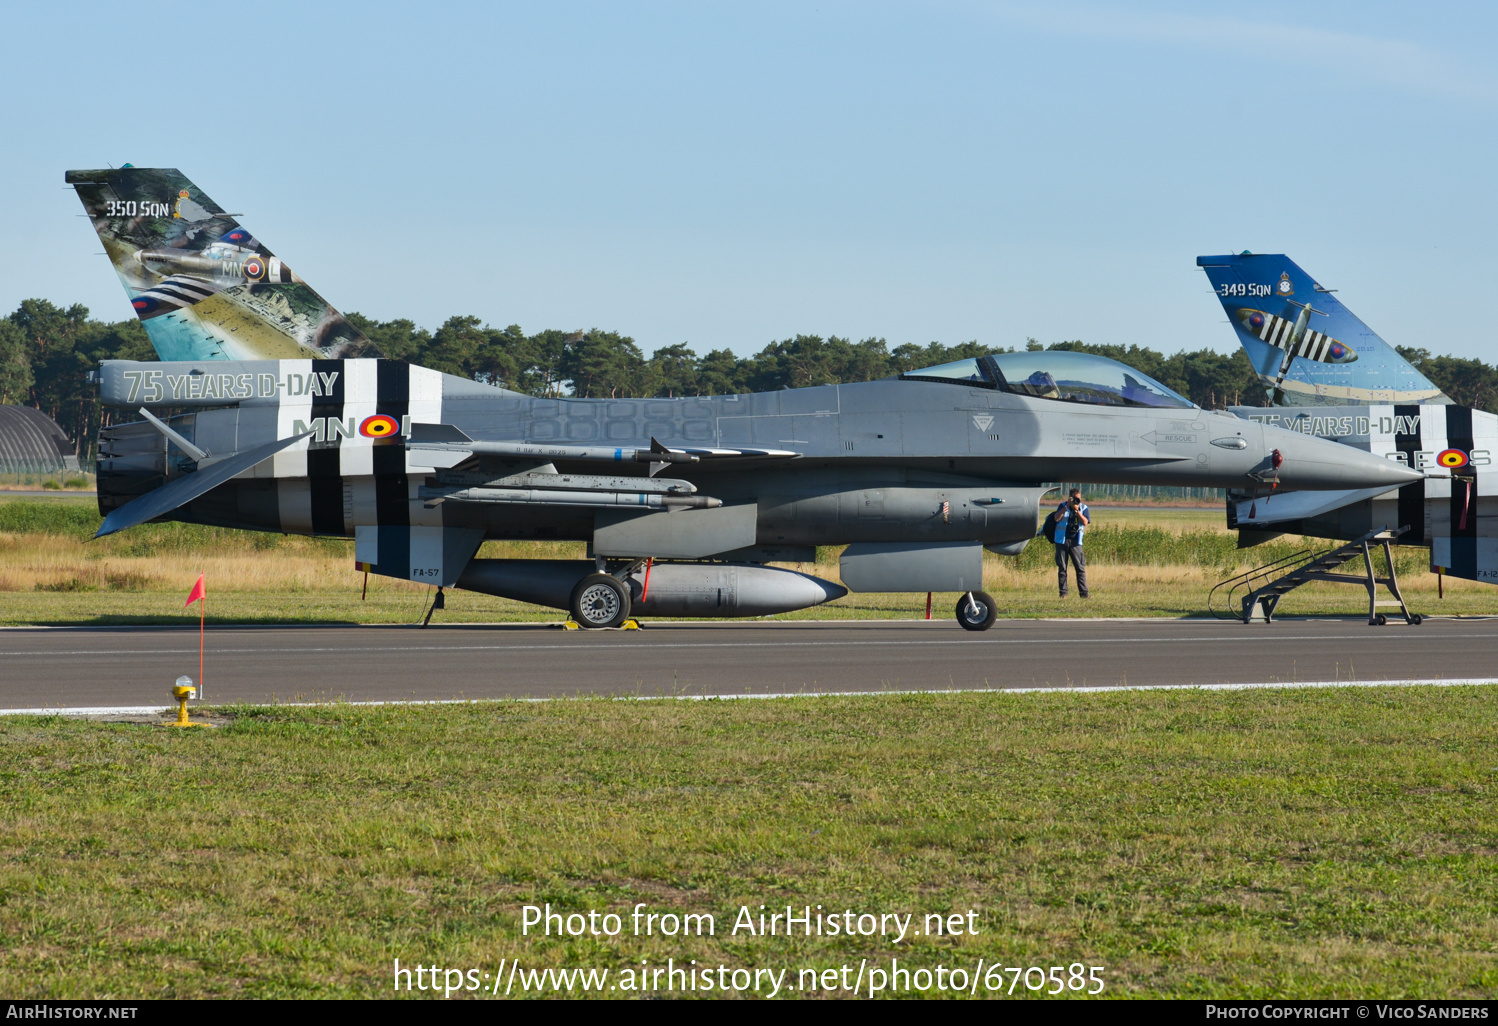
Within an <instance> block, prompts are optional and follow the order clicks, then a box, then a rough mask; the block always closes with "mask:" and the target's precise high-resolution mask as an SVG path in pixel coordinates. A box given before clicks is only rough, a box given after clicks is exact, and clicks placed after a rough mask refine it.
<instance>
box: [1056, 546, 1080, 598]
mask: <svg viewBox="0 0 1498 1026" xmlns="http://www.w3.org/2000/svg"><path fill="white" fill-rule="evenodd" d="M1068 559H1069V560H1071V565H1072V566H1074V567H1076V568H1077V594H1079V595H1081V596H1082V597H1083V598H1086V597H1087V557H1086V556H1084V555H1082V546H1080V545H1057V546H1056V586H1057V587H1058V588H1060V589H1061V597H1062V598H1066V561H1067V560H1068Z"/></svg>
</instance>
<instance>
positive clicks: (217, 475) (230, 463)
mask: <svg viewBox="0 0 1498 1026" xmlns="http://www.w3.org/2000/svg"><path fill="white" fill-rule="evenodd" d="M310 434H312V432H310V431H308V432H305V433H304V434H300V435H297V436H295V437H294V438H282V439H279V440H277V441H274V442H269V443H267V444H265V445H262V446H259V447H257V448H254V449H250V450H248V451H246V452H242V453H239V454H237V455H234V456H230V457H228V458H226V459H222V460H219V461H218V462H216V463H211V464H209V465H208V466H205V467H203V468H202V469H201V470H199V471H197V472H196V473H193V474H187V475H186V476H184V477H179V478H177V480H175V481H172V482H170V483H169V484H165V485H162V486H161V487H160V488H158V489H156V490H155V491H154V492H147V493H146V494H145V495H142V496H141V497H140V498H138V499H133V500H131V501H130V502H127V503H125V505H123V506H121V507H120V508H119V509H117V510H115V511H114V512H113V513H111V514H109V516H107V517H105V518H104V523H103V524H101V525H100V526H99V531H98V533H97V534H95V535H94V537H95V538H102V537H104V536H105V535H106V534H114V533H115V532H116V531H123V530H124V529H125V528H127V527H134V526H135V525H136V524H144V523H145V522H146V521H147V520H154V519H156V518H157V517H159V516H162V515H164V514H167V513H170V512H171V511H172V510H174V509H176V508H177V507H178V506H185V505H186V504H187V503H189V502H191V501H192V500H194V499H196V498H197V497H198V496H200V495H202V494H204V493H205V492H209V491H212V490H213V489H215V488H217V487H218V486H219V485H221V484H223V483H224V482H225V481H228V480H229V479H230V478H233V477H237V476H238V475H240V474H242V473H244V472H245V471H246V470H249V469H250V468H251V467H253V466H255V465H256V464H258V463H262V462H264V461H265V460H268V459H270V458H271V457H272V456H274V455H275V454H276V453H278V452H280V451H281V450H282V449H285V448H287V447H289V446H292V445H294V444H296V443H297V442H300V441H301V440H302V439H304V438H306V437H307V436H308V435H310Z"/></svg>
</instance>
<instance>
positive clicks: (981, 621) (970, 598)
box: [957, 591, 999, 631]
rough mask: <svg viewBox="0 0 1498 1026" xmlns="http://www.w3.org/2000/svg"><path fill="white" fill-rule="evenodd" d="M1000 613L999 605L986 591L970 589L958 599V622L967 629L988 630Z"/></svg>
mask: <svg viewBox="0 0 1498 1026" xmlns="http://www.w3.org/2000/svg"><path fill="white" fill-rule="evenodd" d="M998 615H999V607H998V606H997V605H996V604H995V603H994V600H993V596H992V595H990V594H989V593H988V592H986V591H969V592H966V593H964V594H963V596H962V597H961V598H959V599H958V600H957V622H958V623H960V624H962V629H963V630H965V631H986V630H988V628H990V627H992V626H993V622H994V620H995V619H997V618H998Z"/></svg>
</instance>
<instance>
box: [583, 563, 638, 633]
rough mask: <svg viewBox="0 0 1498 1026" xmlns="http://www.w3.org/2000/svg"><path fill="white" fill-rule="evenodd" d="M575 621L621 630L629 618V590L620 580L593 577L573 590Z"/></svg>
mask: <svg viewBox="0 0 1498 1026" xmlns="http://www.w3.org/2000/svg"><path fill="white" fill-rule="evenodd" d="M571 607H572V619H573V620H575V621H577V623H578V624H579V625H580V626H583V627H618V626H619V625H620V624H622V623H624V621H625V620H628V619H629V588H627V587H625V585H624V583H623V582H622V581H620V580H619V579H618V578H617V577H610V576H609V575H608V574H589V575H588V576H587V577H584V578H583V579H582V580H580V581H578V582H577V587H575V588H573V589H572V601H571Z"/></svg>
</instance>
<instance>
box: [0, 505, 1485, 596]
mask: <svg viewBox="0 0 1498 1026" xmlns="http://www.w3.org/2000/svg"><path fill="white" fill-rule="evenodd" d="M1095 515H1096V517H1097V525H1098V526H1097V527H1096V528H1095V529H1094V530H1092V531H1091V532H1089V535H1088V541H1087V552H1088V560H1089V565H1090V567H1089V575H1090V580H1091V584H1092V591H1093V597H1092V598H1091V599H1089V600H1088V601H1086V602H1083V601H1081V600H1080V599H1079V598H1077V597H1076V594H1075V590H1074V591H1073V596H1072V598H1071V599H1069V600H1067V601H1062V600H1060V599H1058V597H1057V595H1056V584H1055V574H1056V572H1055V567H1054V565H1053V564H1052V562H1051V559H1052V550H1051V547H1050V546H1049V545H1047V544H1045V543H1044V541H1043V540H1042V541H1039V542H1036V543H1033V544H1031V545H1030V546H1029V547H1028V548H1027V549H1026V550H1025V552H1024V553H1023V554H1022V555H1020V556H1018V557H1002V556H994V555H991V554H990V555H988V556H986V563H985V587H986V588H987V589H988V590H989V591H990V592H991V593H992V594H993V595H994V597H995V599H996V600H997V602H998V604H999V608H1000V615H1001V616H1006V617H1033V616H1093V617H1097V616H1167V617H1179V616H1201V615H1205V613H1206V611H1207V593H1208V591H1209V590H1210V589H1211V587H1212V586H1213V585H1214V584H1215V583H1217V582H1218V581H1220V580H1222V579H1223V578H1224V577H1228V576H1231V575H1233V574H1235V573H1237V572H1239V571H1240V570H1245V569H1248V568H1250V567H1253V566H1256V565H1259V564H1261V563H1264V562H1267V561H1269V560H1271V559H1275V558H1278V557H1280V556H1284V555H1288V554H1290V553H1293V552H1296V551H1299V550H1302V549H1305V548H1307V547H1312V548H1317V549H1320V548H1326V547H1327V543H1325V542H1320V541H1317V540H1303V539H1298V538H1284V539H1279V540H1276V541H1274V542H1271V543H1269V544H1266V545H1262V546H1258V547H1255V548H1253V549H1247V550H1240V549H1238V548H1236V546H1235V542H1236V538H1235V536H1234V535H1232V534H1230V533H1228V531H1227V530H1226V528H1225V526H1224V524H1223V516H1222V513H1221V512H1220V511H1217V510H1210V509H1187V510H1170V509H1150V508H1131V509H1098V510H1095ZM98 525H99V516H98V513H97V511H96V510H95V508H94V505H93V503H92V502H91V501H89V500H86V499H81V498H71V499H70V498H65V497H59V498H53V499H12V500H6V499H4V498H3V497H0V624H122V623H174V622H185V621H187V620H190V619H192V618H193V617H194V616H195V615H196V612H195V611H194V612H191V613H189V612H187V611H185V610H184V609H183V608H182V600H183V598H185V596H186V594H187V591H188V589H189V588H190V587H191V585H192V583H193V581H194V580H196V579H197V576H198V574H199V573H206V574H207V577H208V591H209V603H208V615H209V617H210V618H211V619H212V620H213V621H214V622H241V623H245V622H248V623H268V622H277V623H284V622H308V621H316V622H324V623H340V622H341V623H409V622H412V621H415V620H416V619H418V618H419V617H420V616H421V614H422V611H423V609H424V608H425V605H426V603H427V601H428V599H429V596H430V592H431V589H430V588H428V587H426V586H423V585H416V584H412V583H409V582H403V581H395V580H391V579H388V578H381V577H372V578H370V580H369V590H368V595H367V596H365V595H364V581H363V578H362V575H360V574H358V573H357V572H355V571H354V570H353V543H352V542H349V541H345V540H341V539H311V538H300V537H285V536H282V535H275V534H263V533H256V532H250V531H229V530H221V529H217V528H209V527H200V526H196V525H190V524H145V525H142V526H140V527H137V528H132V529H131V530H129V531H126V532H123V533H122V534H119V535H114V536H112V537H110V538H105V539H101V540H99V541H90V540H88V539H89V537H90V536H91V535H92V534H93V532H94V531H95V530H96V529H97V528H98ZM1396 552H1397V553H1398V567H1399V572H1400V574H1401V577H1402V579H1403V584H1404V589H1405V592H1406V595H1407V597H1408V598H1409V599H1410V600H1411V602H1412V603H1413V604H1414V606H1415V607H1416V609H1417V611H1419V612H1422V613H1426V614H1435V613H1449V614H1486V613H1493V612H1498V590H1495V589H1493V588H1492V587H1490V586H1484V585H1480V584H1476V583H1474V582H1470V581H1458V580H1450V579H1448V580H1447V581H1446V583H1445V593H1446V594H1445V597H1444V598H1437V589H1436V579H1435V578H1434V577H1433V576H1432V575H1431V574H1430V573H1429V572H1428V567H1427V566H1426V559H1427V558H1428V556H1427V552H1426V550H1424V549H1415V548H1409V549H1399V550H1396ZM480 554H481V555H482V556H485V557H488V558H504V557H512V558H531V559H548V558H550V559H557V558H570V559H580V558H582V555H583V546H582V544H581V543H552V544H549V543H501V542H489V543H486V545H485V546H484V549H483V550H482V551H481V553H480ZM837 555H838V550H837V549H832V548H826V549H822V550H820V551H819V561H818V562H817V563H816V564H805V565H801V566H798V567H795V568H796V569H801V570H804V571H807V572H810V573H815V574H817V575H818V576H822V577H826V578H829V579H832V580H837V578H838V569H837ZM1357 566H1360V563H1358V564H1351V565H1349V567H1348V569H1349V570H1353V569H1355V568H1356V567H1357ZM925 598H926V597H925V595H924V594H853V595H848V596H846V597H844V598H842V599H839V600H838V601H836V602H833V603H829V604H828V605H825V606H818V607H816V608H813V609H808V610H802V611H799V612H795V613H789V614H784V617H783V618H786V619H844V618H909V617H918V616H921V615H923V614H924V610H925ZM956 600H957V596H956V595H938V596H936V597H935V599H934V601H933V611H932V615H933V616H937V617H942V618H946V617H949V616H951V615H952V612H953V607H954V605H955V604H956ZM1366 609H1367V606H1366V598H1365V596H1364V592H1363V591H1362V589H1360V588H1353V587H1345V586H1334V585H1313V586H1311V587H1308V588H1305V589H1302V590H1300V591H1298V592H1296V593H1294V594H1293V595H1291V596H1290V597H1289V598H1288V599H1287V600H1286V601H1285V602H1284V604H1283V605H1282V606H1281V609H1280V613H1281V615H1297V614H1308V615H1326V614H1357V613H1359V612H1366ZM440 616H441V617H442V619H443V620H445V621H447V622H494V621H504V620H555V619H558V618H559V616H560V614H559V612H558V611H557V610H552V609H543V608H540V607H537V606H530V605H526V604H524V603H519V602H512V601H509V600H506V599H498V598H494V597H492V596H486V595H478V594H474V593H471V592H452V593H450V597H449V598H448V602H447V608H446V610H445V611H444V612H443V613H441V614H440Z"/></svg>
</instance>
